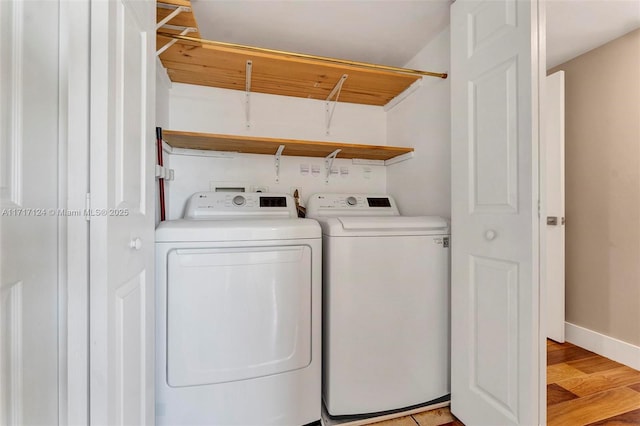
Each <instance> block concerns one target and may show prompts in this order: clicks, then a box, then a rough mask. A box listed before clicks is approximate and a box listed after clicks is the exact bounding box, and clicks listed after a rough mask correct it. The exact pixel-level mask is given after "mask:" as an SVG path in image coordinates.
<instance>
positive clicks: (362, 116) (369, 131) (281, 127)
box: [165, 84, 387, 219]
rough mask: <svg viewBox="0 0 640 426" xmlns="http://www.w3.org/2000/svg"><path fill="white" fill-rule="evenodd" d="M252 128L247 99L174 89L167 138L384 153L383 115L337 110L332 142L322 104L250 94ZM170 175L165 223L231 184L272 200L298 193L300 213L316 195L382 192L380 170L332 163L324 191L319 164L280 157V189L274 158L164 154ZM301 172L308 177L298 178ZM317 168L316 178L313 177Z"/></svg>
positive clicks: (376, 110) (351, 107) (360, 108)
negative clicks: (298, 143)
mask: <svg viewBox="0 0 640 426" xmlns="http://www.w3.org/2000/svg"><path fill="white" fill-rule="evenodd" d="M250 103H251V111H250V117H251V127H250V128H247V127H246V120H245V109H244V107H245V93H244V92H242V91H234V90H226V89H216V88H210V87H201V86H192V85H186V84H173V85H172V87H171V89H170V91H169V123H170V124H169V125H168V126H167V128H169V129H171V130H183V131H191V132H206V133H221V134H239V135H251V136H265V137H279V138H289V139H304V140H312V141H313V140H316V141H336V142H348V143H362V144H371V145H386V134H387V131H386V130H387V128H386V113H385V111H384V109H383V108H382V107H375V106H367V105H355V104H347V103H339V104H338V105H337V107H336V110H335V113H334V116H333V120H332V124H331V130H330V135H327V134H326V127H325V103H324V102H322V101H317V100H312V99H303V98H293V97H285V96H276V95H265V94H260V93H252V94H251V100H250ZM165 160H166V161H168V162H169V164H170V167H171V168H172V169H174V171H175V180H174V181H172V182H167V194H168V197H167V199H168V200H167V202H168V206H167V219H177V218H179V217H181V216H182V214H183V209H184V205H185V202H186V200H187V199H188V197H189V196H190V195H191V194H193V193H194V192H197V191H208V190H209V189H210V185H211V182H229V185H230V186H235V185H236V184H244V185H246V186H262V187H265V186H266V187H268V190H269V191H270V192H286V193H291V192H292V191H291V188H292V187H297V188H299V189H301V196H302V199H303V203H302V204H303V205H304V204H305V201H306V199H307V198H308V196H309V195H311V194H313V193H316V192H368V193H384V192H385V191H386V168H385V167H384V166H377V165H376V166H367V165H355V164H352V161H351V160H341V159H337V160H336V161H335V162H334V165H333V168H334V170H335V171H337V172H338V173H337V174H335V175H332V176H331V178H330V182H329V184H327V183H325V172H324V159H322V158H309V157H289V156H283V157H282V160H281V166H280V182H279V183H276V181H275V167H274V157H273V156H269V155H252V154H236V153H224V154H220V155H218V156H184V155H173V154H165ZM301 165H305V166H307V168H308V169H309V170H310V171H309V173H307V174H302V173H301ZM313 166H315V167H316V168H319V169H320V173H319V174H313V173H311V170H312V168H313Z"/></svg>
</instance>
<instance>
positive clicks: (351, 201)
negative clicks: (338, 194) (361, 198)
mask: <svg viewBox="0 0 640 426" xmlns="http://www.w3.org/2000/svg"><path fill="white" fill-rule="evenodd" d="M347 204H348V205H350V206H355V205H356V204H358V200H356V197H347Z"/></svg>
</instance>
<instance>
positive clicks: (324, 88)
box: [156, 0, 446, 106]
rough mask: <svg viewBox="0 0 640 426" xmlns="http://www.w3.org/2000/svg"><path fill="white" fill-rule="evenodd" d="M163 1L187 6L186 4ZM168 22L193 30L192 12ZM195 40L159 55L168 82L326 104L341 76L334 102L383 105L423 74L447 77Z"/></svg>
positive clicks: (165, 37)
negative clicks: (342, 81)
mask: <svg viewBox="0 0 640 426" xmlns="http://www.w3.org/2000/svg"><path fill="white" fill-rule="evenodd" d="M163 2H165V3H170V4H173V5H175V6H187V7H190V6H191V3H190V1H189V0H163ZM168 13H170V11H167V9H160V8H159V9H158V20H160V19H162V18H163V17H165V16H167V15H168ZM174 21H175V22H174ZM169 23H170V24H171V25H177V26H179V25H182V26H185V27H194V28H197V24H196V21H195V17H194V16H193V13H192V12H188V13H182V14H179V15H178V16H177V17H176V18H174V20H172V21H170V22H169ZM179 32H180V31H178V30H176V29H173V30H169V29H167V28H160V29H159V30H158V34H157V36H156V39H157V46H158V48H160V47H161V46H164V45H166V44H167V43H168V42H170V41H171V40H173V41H174V42H175V35H176V34H177V33H179ZM188 39H191V40H188ZM199 39H200V33H199V32H198V33H188V34H186V37H182V38H181V39H180V40H178V41H177V42H175V44H173V45H172V46H171V47H169V48H168V49H167V50H165V51H164V52H163V53H162V54H161V55H160V60H161V61H162V65H163V66H164V67H165V68H166V70H167V74H168V75H169V78H170V79H171V81H174V82H178V83H188V84H196V85H203V86H211V87H219V88H224V89H235V90H242V91H244V90H246V85H247V81H249V83H250V91H251V92H258V93H268V94H276V95H284V96H294V97H300V98H310V99H319V100H327V98H328V97H329V95H330V94H331V92H332V90H333V89H334V88H335V87H336V85H337V84H338V82H340V81H341V78H342V76H343V75H345V74H346V75H347V78H346V80H345V81H344V83H343V85H342V88H341V90H340V95H339V98H338V101H340V102H351V103H357V104H365V105H378V106H383V105H386V104H387V103H388V102H389V101H391V100H392V99H394V98H395V97H396V96H398V95H399V94H401V93H402V92H404V91H405V90H406V89H408V88H409V87H410V86H411V85H412V84H413V83H414V82H416V81H417V80H420V79H421V78H422V75H432V76H439V77H443V78H446V74H438V73H429V72H425V71H416V70H408V69H401V68H394V67H386V66H384V65H375V64H364V63H358V62H354V61H345V60H340V59H332V58H321V57H314V56H311V55H304V54H299V53H289V52H278V51H274V50H269V49H261V48H256V47H251V46H240V45H232V44H228V43H221V42H212V41H207V40H199ZM247 61H251V75H250V79H247V72H246V69H247ZM420 73H422V74H420ZM332 99H335V98H332Z"/></svg>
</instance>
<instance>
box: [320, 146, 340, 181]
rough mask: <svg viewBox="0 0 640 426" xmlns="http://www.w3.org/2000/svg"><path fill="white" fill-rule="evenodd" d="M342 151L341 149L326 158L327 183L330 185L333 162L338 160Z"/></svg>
mask: <svg viewBox="0 0 640 426" xmlns="http://www.w3.org/2000/svg"><path fill="white" fill-rule="evenodd" d="M340 151H342V150H341V149H340V148H338V149H336V150H335V151H333V152H332V153H331V154H329V155H327V156H326V157H324V170H325V172H326V177H325V183H329V176H331V168H332V167H333V160H335V159H336V157H337V156H338V154H339V153H340Z"/></svg>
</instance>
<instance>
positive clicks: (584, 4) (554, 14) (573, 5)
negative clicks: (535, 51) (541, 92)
mask: <svg viewBox="0 0 640 426" xmlns="http://www.w3.org/2000/svg"><path fill="white" fill-rule="evenodd" d="M636 28H640V0H548V1H547V68H552V67H554V66H556V65H560V64H562V63H564V62H566V61H568V60H570V59H573V58H575V57H576V56H579V55H582V54H583V53H585V52H588V51H589V50H591V49H595V48H596V47H598V46H602V45H603V44H605V43H607V42H608V41H611V40H614V39H616V38H618V37H620V36H622V35H624V34H626V33H628V32H629V31H632V30H634V29H636Z"/></svg>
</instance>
